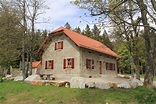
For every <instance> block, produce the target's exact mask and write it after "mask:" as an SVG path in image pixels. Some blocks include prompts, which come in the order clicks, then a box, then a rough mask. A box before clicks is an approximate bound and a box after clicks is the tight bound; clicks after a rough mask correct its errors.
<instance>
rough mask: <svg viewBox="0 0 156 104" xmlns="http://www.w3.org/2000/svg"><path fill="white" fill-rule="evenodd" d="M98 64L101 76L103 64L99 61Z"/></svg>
mask: <svg viewBox="0 0 156 104" xmlns="http://www.w3.org/2000/svg"><path fill="white" fill-rule="evenodd" d="M98 63H99V72H100V74H102V62H101V61H99V62H98Z"/></svg>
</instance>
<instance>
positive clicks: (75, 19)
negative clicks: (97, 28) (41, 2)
mask: <svg viewBox="0 0 156 104" xmlns="http://www.w3.org/2000/svg"><path fill="white" fill-rule="evenodd" d="M70 1H71V0H46V2H45V5H47V6H48V7H49V8H50V9H46V10H45V12H46V13H44V14H41V15H40V16H39V17H38V20H37V21H39V22H41V21H43V18H45V19H46V21H47V22H46V23H38V24H37V25H36V28H37V29H41V30H43V29H47V30H49V31H52V30H54V29H56V28H58V27H60V26H64V25H65V23H67V22H68V23H69V24H70V25H71V27H72V28H75V27H77V26H79V27H80V28H81V29H84V28H85V26H86V24H89V23H90V24H89V25H90V27H91V28H92V26H93V24H91V23H92V20H94V19H93V18H91V17H86V16H85V15H84V13H87V14H89V12H88V11H87V10H84V9H79V7H78V6H76V5H73V4H71V3H70ZM80 16H81V18H80ZM80 21H81V22H80ZM86 21H87V22H86ZM88 22H89V23H88Z"/></svg>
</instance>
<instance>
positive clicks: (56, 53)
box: [41, 34, 80, 76]
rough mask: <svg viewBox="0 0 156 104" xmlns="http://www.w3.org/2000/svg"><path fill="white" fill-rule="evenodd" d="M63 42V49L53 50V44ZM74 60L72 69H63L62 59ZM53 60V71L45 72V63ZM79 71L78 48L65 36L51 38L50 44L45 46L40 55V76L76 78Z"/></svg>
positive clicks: (47, 70)
mask: <svg viewBox="0 0 156 104" xmlns="http://www.w3.org/2000/svg"><path fill="white" fill-rule="evenodd" d="M59 41H63V49H60V50H55V49H54V47H55V42H59ZM67 58H74V69H72V68H66V69H64V68H63V59H67ZM47 60H54V69H53V70H52V69H46V70H45V61H47ZM79 70H80V52H79V47H77V46H76V44H75V43H74V42H73V41H71V40H70V39H69V38H68V37H67V36H66V35H64V34H62V35H58V36H54V37H52V40H51V43H50V44H49V45H47V48H46V49H45V52H44V53H43V55H42V70H41V73H42V74H54V75H58V76H59V75H60V76H61V75H71V76H77V75H78V73H79Z"/></svg>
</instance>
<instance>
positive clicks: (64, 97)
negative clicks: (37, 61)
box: [0, 81, 156, 104]
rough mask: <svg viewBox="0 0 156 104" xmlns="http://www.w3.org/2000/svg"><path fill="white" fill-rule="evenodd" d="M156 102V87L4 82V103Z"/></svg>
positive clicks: (0, 94) (0, 90)
mask: <svg viewBox="0 0 156 104" xmlns="http://www.w3.org/2000/svg"><path fill="white" fill-rule="evenodd" d="M106 103H107V104H156V89H147V88H145V87H137V88H135V89H109V90H101V89H71V88H64V87H55V86H32V85H30V84H27V83H24V82H14V81H4V82H2V83H0V104H106Z"/></svg>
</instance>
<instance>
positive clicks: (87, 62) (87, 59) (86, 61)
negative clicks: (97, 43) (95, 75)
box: [86, 59, 88, 69]
mask: <svg viewBox="0 0 156 104" xmlns="http://www.w3.org/2000/svg"><path fill="white" fill-rule="evenodd" d="M86 69H88V59H86Z"/></svg>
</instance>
